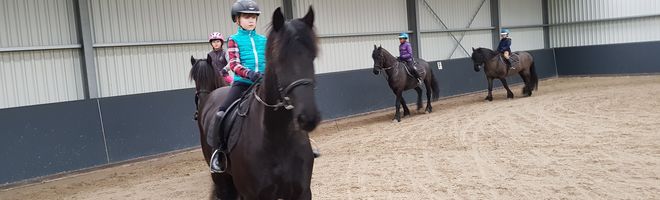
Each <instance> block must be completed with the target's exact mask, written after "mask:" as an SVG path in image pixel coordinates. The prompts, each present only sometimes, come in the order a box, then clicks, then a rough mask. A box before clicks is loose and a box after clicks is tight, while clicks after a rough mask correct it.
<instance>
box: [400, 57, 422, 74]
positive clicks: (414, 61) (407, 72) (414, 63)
mask: <svg viewBox="0 0 660 200" xmlns="http://www.w3.org/2000/svg"><path fill="white" fill-rule="evenodd" d="M400 62H401V64H403V65H404V66H405V68H404V69H406V74H408V76H410V77H414V76H413V75H412V74H411V72H410V71H408V66H407V63H406V61H400ZM417 64H419V63H418V62H417V60H414V59H413V65H412V67H413V69H415V71H417V74H419V77H424V75H426V71H424V69H422V68H420V67H416V66H417Z"/></svg>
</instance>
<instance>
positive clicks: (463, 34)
mask: <svg viewBox="0 0 660 200" xmlns="http://www.w3.org/2000/svg"><path fill="white" fill-rule="evenodd" d="M485 3H486V0H483V1H481V5H479V7H478V8H477V10H476V11H474V14H472V18H471V19H470V22H468V24H467V26H465V28H470V26H472V23H473V22H474V18H476V17H477V15H478V14H479V11H481V7H484V4H485ZM466 34H467V31H465V32H462V33H461V39H459V40H458V44H456V46H454V48H453V49H452V50H451V53H449V57H448V59H451V56H452V55H454V52H456V49H458V46H460V44H461V42H462V41H463V39H464V38H465V35H466ZM463 50H465V49H463ZM465 54H466V55H467V56H470V54H469V53H468V52H465Z"/></svg>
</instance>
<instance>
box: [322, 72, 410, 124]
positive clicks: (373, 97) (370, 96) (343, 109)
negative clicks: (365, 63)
mask: <svg viewBox="0 0 660 200" xmlns="http://www.w3.org/2000/svg"><path fill="white" fill-rule="evenodd" d="M316 82H317V87H316V101H317V102H318V107H319V110H320V111H321V116H322V117H323V119H324V120H328V119H335V118H339V117H345V116H350V115H355V114H359V113H365V112H370V111H374V110H379V109H383V108H388V107H394V101H395V96H394V93H392V90H390V87H389V86H388V85H387V80H385V77H384V76H383V74H382V73H381V74H379V75H374V74H373V72H372V69H361V70H352V71H343V72H334V73H326V74H320V75H318V76H317V77H316ZM405 95H406V96H405V97H404V98H406V99H407V100H408V102H412V101H411V100H416V97H415V99H413V98H412V97H413V96H414V91H408V92H406V94H405Z"/></svg>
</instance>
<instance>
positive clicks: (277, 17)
mask: <svg viewBox="0 0 660 200" xmlns="http://www.w3.org/2000/svg"><path fill="white" fill-rule="evenodd" d="M284 21H285V19H284V14H283V13H282V10H281V9H280V7H277V9H275V12H274V13H273V22H272V25H273V30H274V31H276V32H277V31H280V29H282V27H284Z"/></svg>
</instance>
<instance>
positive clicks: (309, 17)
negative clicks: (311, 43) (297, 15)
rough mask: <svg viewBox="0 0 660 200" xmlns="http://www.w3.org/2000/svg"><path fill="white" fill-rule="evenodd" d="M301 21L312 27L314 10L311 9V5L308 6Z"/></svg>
mask: <svg viewBox="0 0 660 200" xmlns="http://www.w3.org/2000/svg"><path fill="white" fill-rule="evenodd" d="M302 20H303V22H305V24H307V26H309V27H314V9H312V6H311V5H310V6H309V9H307V14H305V17H303V18H302Z"/></svg>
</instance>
